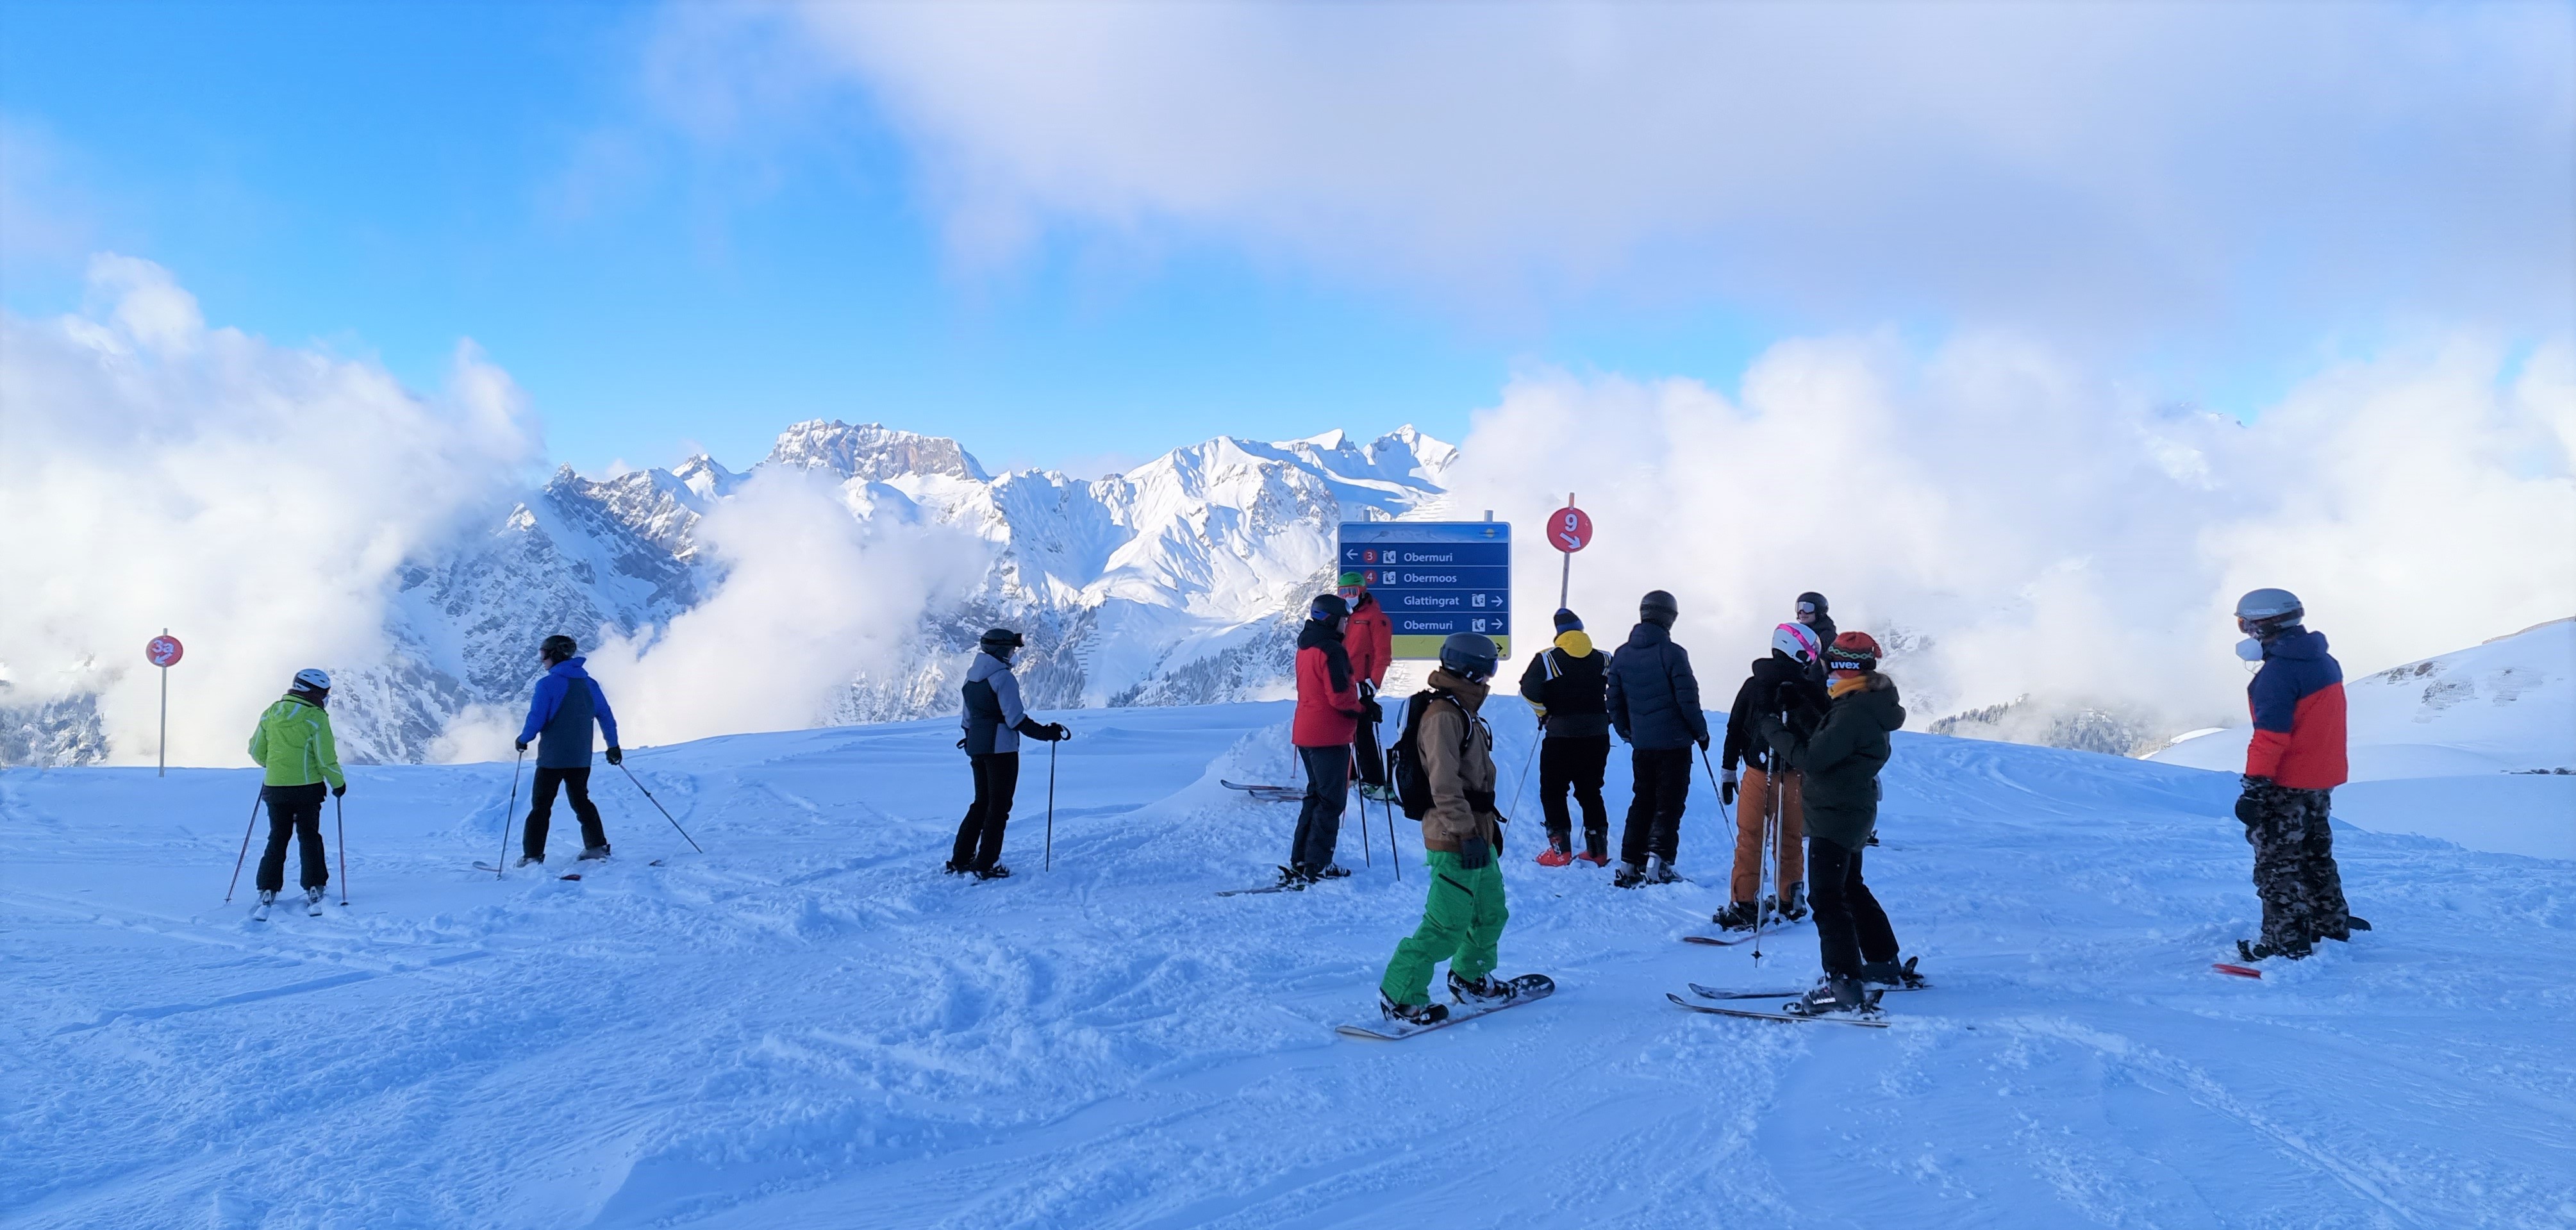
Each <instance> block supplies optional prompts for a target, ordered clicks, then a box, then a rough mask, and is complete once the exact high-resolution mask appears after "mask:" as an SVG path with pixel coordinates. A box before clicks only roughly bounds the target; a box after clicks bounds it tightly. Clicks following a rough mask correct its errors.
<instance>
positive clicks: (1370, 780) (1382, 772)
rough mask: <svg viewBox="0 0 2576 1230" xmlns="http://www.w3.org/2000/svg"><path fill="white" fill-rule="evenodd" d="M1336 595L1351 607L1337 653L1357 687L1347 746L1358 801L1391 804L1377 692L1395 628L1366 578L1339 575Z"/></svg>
mask: <svg viewBox="0 0 2576 1230" xmlns="http://www.w3.org/2000/svg"><path fill="white" fill-rule="evenodd" d="M1336 592H1337V593H1338V594H1339V595H1340V597H1341V599H1342V601H1343V602H1344V603H1347V604H1349V606H1350V608H1351V618H1350V622H1349V623H1347V624H1344V625H1343V626H1342V649H1343V651H1344V652H1346V653H1348V654H1350V656H1351V674H1353V675H1356V676H1358V677H1359V682H1360V711H1361V712H1360V721H1359V725H1358V726H1357V728H1356V729H1355V730H1354V732H1353V737H1352V741H1351V759H1352V760H1353V761H1354V762H1356V763H1357V764H1358V765H1359V770H1360V798H1361V799H1363V800H1367V799H1386V800H1390V801H1391V800H1393V799H1394V798H1395V795H1394V793H1393V792H1392V791H1390V790H1388V789H1387V785H1386V755H1385V753H1383V752H1381V751H1379V750H1378V746H1377V724H1378V723H1380V722H1383V721H1385V720H1386V711H1385V710H1384V709H1382V708H1380V707H1379V706H1378V702H1377V691H1378V689H1379V688H1382V687H1385V686H1386V668H1387V664H1388V663H1389V662H1390V661H1392V660H1393V659H1394V644H1395V639H1394V638H1395V623H1394V621H1392V620H1390V619H1388V618H1387V617H1386V608H1385V607H1382V606H1379V605H1378V602H1377V596H1376V595H1374V594H1371V593H1370V592H1369V589H1368V577H1367V576H1366V575H1365V574H1362V573H1357V572H1345V573H1343V574H1342V576H1341V587H1340V589H1339V590H1337V591H1336Z"/></svg>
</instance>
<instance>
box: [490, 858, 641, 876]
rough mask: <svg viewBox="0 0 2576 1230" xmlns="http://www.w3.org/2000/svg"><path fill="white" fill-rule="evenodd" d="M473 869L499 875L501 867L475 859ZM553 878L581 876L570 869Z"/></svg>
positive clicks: (593, 860) (599, 860)
mask: <svg viewBox="0 0 2576 1230" xmlns="http://www.w3.org/2000/svg"><path fill="white" fill-rule="evenodd" d="M591 861H592V862H594V863H596V862H604V861H606V860H604V859H592V860H591ZM644 865H645V866H647V867H659V866H661V865H662V860H660V859H658V858H657V859H654V860H653V861H652V862H649V863H646V864H644ZM474 870H476V871H488V872H491V873H492V874H494V875H500V874H502V868H500V867H498V866H496V865H494V864H491V863H486V862H482V861H480V860H477V861H476V862H475V864H474ZM555 878H556V879H558V880H578V879H580V878H581V873H580V872H578V871H571V872H566V873H564V874H563V875H559V876H556V877H555Z"/></svg>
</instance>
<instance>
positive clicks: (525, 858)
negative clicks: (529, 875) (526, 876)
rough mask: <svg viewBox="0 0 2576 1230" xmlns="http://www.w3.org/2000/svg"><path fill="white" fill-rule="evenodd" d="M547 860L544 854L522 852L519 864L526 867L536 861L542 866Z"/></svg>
mask: <svg viewBox="0 0 2576 1230" xmlns="http://www.w3.org/2000/svg"><path fill="white" fill-rule="evenodd" d="M545 862H546V856H545V855H542V854H522V855H520V856H519V865H520V866H522V867H525V866H527V865H528V864H530V863H535V864H537V865H538V866H540V867H542V866H544V865H545Z"/></svg>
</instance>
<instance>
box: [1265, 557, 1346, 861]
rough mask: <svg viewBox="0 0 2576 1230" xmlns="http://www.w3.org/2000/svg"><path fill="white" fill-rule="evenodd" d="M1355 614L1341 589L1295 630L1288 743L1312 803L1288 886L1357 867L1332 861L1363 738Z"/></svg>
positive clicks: (1303, 816)
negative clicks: (1352, 625)
mask: <svg viewBox="0 0 2576 1230" xmlns="http://www.w3.org/2000/svg"><path fill="white" fill-rule="evenodd" d="M1350 615H1351V608H1350V606H1349V604H1347V603H1345V602H1343V601H1342V598H1341V595H1339V594H1318V595H1316V597H1315V601H1314V602H1313V603H1312V604H1310V605H1309V606H1308V607H1307V608H1306V626H1305V627H1304V628H1302V629H1300V630H1299V631H1298V633H1297V717H1296V721H1295V723H1294V724H1293V725H1292V726H1291V727H1290V728H1289V741H1290V742H1292V743H1294V744H1296V746H1297V759H1298V760H1299V761H1301V762H1303V763H1304V764H1305V767H1306V805H1305V806H1304V807H1302V808H1300V809H1299V810H1298V812H1297V833H1296V836H1294V837H1292V838H1290V839H1289V842H1288V865H1287V866H1285V867H1282V868H1280V869H1279V879H1280V882H1281V883H1283V884H1311V883H1314V882H1315V881H1317V880H1325V879H1338V878H1340V877H1342V876H1346V875H1349V874H1350V873H1351V872H1350V869H1349V868H1347V867H1344V866H1342V865H1341V864H1339V863H1336V862H1334V861H1333V847H1334V845H1335V844H1336V843H1337V842H1339V841H1340V840H1341V835H1342V809H1343V808H1344V807H1345V806H1347V805H1348V804H1349V803H1350V795H1351V741H1352V740H1353V739H1355V738H1357V737H1358V733H1359V725H1360V719H1361V717H1362V716H1363V715H1364V713H1365V706H1363V705H1361V704H1360V690H1359V677H1358V676H1357V675H1355V674H1353V673H1352V671H1351V655H1350V651H1349V649H1347V648H1345V647H1344V646H1343V644H1342V624H1343V623H1344V622H1345V621H1346V620H1348V619H1349V618H1350Z"/></svg>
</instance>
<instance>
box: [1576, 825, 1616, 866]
mask: <svg viewBox="0 0 2576 1230" xmlns="http://www.w3.org/2000/svg"><path fill="white" fill-rule="evenodd" d="M1574 857H1576V858H1579V859H1582V860H1583V861H1584V862H1587V863H1590V864H1592V865H1593V866H1595V867H1607V866H1609V865H1610V830H1608V829H1585V830H1583V853H1581V854H1577V855H1575V856H1574Z"/></svg>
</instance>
